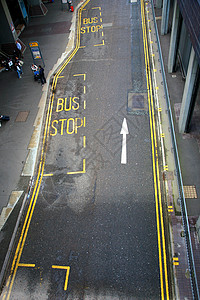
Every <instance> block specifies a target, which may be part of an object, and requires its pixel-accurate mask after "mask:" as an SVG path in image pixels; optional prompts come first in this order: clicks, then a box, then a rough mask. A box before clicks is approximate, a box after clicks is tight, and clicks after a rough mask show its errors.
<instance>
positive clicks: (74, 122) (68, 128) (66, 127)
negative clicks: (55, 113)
mask: <svg viewBox="0 0 200 300" xmlns="http://www.w3.org/2000/svg"><path fill="white" fill-rule="evenodd" d="M81 127H85V117H83V118H79V117H77V118H68V119H59V120H54V121H52V123H51V131H50V135H51V136H55V135H57V134H60V135H63V134H64V133H67V134H73V133H75V134H77V133H78V129H79V128H81Z"/></svg>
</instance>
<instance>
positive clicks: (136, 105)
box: [128, 92, 147, 114]
mask: <svg viewBox="0 0 200 300" xmlns="http://www.w3.org/2000/svg"><path fill="white" fill-rule="evenodd" d="M128 113H135V114H136V113H137V114H146V113H147V100H146V94H145V93H144V94H138V93H133V92H129V93H128Z"/></svg>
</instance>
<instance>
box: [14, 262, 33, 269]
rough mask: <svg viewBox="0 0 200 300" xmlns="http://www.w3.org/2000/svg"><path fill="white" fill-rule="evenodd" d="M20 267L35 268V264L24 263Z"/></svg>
mask: <svg viewBox="0 0 200 300" xmlns="http://www.w3.org/2000/svg"><path fill="white" fill-rule="evenodd" d="M18 267H26V268H35V264H23V263H19V264H18Z"/></svg>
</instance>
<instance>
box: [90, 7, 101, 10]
mask: <svg viewBox="0 0 200 300" xmlns="http://www.w3.org/2000/svg"><path fill="white" fill-rule="evenodd" d="M92 9H99V10H101V7H93V8H92Z"/></svg>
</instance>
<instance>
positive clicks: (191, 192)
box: [183, 185, 197, 199]
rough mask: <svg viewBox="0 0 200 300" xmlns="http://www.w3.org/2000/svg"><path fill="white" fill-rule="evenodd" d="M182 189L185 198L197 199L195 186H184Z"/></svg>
mask: <svg viewBox="0 0 200 300" xmlns="http://www.w3.org/2000/svg"><path fill="white" fill-rule="evenodd" d="M183 188H184V195H185V198H188V199H197V191H196V187H195V185H185V186H184V187H183Z"/></svg>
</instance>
